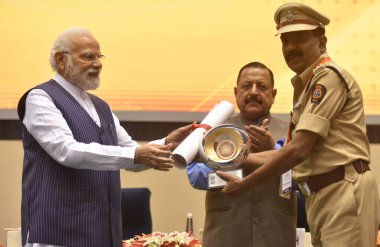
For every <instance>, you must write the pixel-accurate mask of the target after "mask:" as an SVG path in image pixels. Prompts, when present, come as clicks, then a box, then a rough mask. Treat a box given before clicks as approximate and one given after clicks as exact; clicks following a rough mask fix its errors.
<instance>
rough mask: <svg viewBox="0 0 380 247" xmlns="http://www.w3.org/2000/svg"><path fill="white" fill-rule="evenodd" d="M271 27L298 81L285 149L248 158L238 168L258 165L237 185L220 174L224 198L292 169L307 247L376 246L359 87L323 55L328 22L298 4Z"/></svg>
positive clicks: (285, 8) (374, 196) (375, 200)
mask: <svg viewBox="0 0 380 247" xmlns="http://www.w3.org/2000/svg"><path fill="white" fill-rule="evenodd" d="M274 19H275V21H276V24H277V30H278V34H280V35H281V42H282V52H283V55H284V58H285V62H286V63H287V65H288V67H289V68H290V69H291V70H292V71H294V72H295V73H296V75H295V76H294V77H293V78H292V80H291V81H292V84H293V87H294V97H293V100H294V107H293V113H292V117H291V125H290V127H289V135H288V138H287V142H288V143H287V145H285V147H284V148H282V149H280V150H278V151H269V152H262V153H258V154H254V155H250V156H249V157H248V159H247V161H246V162H245V163H244V164H242V166H252V165H258V164H263V165H262V166H261V167H260V168H259V169H257V170H255V171H254V172H253V173H251V174H250V175H249V176H247V177H245V178H244V179H243V180H241V179H239V178H238V177H236V176H233V175H230V174H227V173H224V172H218V174H219V175H220V176H221V177H223V178H224V179H225V180H228V184H227V185H226V186H225V187H224V189H223V192H224V193H226V194H228V195H231V196H236V195H239V194H241V193H243V192H245V191H248V190H251V189H255V188H256V187H257V186H258V184H260V183H262V182H265V181H267V180H268V179H271V178H273V177H276V176H278V175H280V174H281V173H283V172H284V171H286V170H288V169H291V168H293V179H294V180H295V181H296V183H297V184H298V186H299V189H300V191H301V193H302V194H303V195H304V197H305V198H306V210H307V215H308V222H309V226H310V232H311V236H312V243H313V246H323V247H336V246H345V247H351V246H352V247H359V246H360V247H367V246H375V242H376V234H377V229H378V226H379V222H380V220H379V218H380V217H379V212H380V211H379V210H380V207H379V195H378V191H377V185H376V182H375V179H374V177H373V175H372V173H371V170H370V167H369V162H370V153H369V143H368V139H367V136H366V125H365V117H364V110H363V108H364V107H363V98H362V94H361V91H360V88H359V85H358V83H357V82H356V80H355V79H354V78H353V77H352V75H351V74H350V73H349V72H348V71H346V70H345V69H343V68H341V67H339V66H338V65H336V64H335V63H334V62H333V61H332V60H331V58H330V57H329V56H328V54H327V53H326V43H327V38H326V36H325V25H327V24H329V22H330V20H329V18H327V17H326V16H324V15H323V14H321V13H319V12H318V11H316V10H314V9H312V8H311V7H309V6H306V5H304V4H300V3H287V4H284V5H282V6H281V7H279V8H278V10H277V11H276V13H275V16H274ZM274 152H276V153H274ZM269 156H270V158H269Z"/></svg>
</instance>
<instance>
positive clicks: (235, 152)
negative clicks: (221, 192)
mask: <svg viewBox="0 0 380 247" xmlns="http://www.w3.org/2000/svg"><path fill="white" fill-rule="evenodd" d="M248 140H249V137H248V135H247V133H246V132H245V131H244V130H243V129H241V128H240V127H238V126H236V125H233V124H222V125H219V126H217V127H215V128H212V129H210V130H209V131H208V132H207V133H206V135H205V136H204V137H203V139H202V141H201V144H200V145H199V156H200V158H201V160H202V162H204V163H205V164H206V165H207V166H208V167H209V168H211V169H213V170H222V171H228V172H231V173H234V174H235V175H238V176H240V177H242V170H241V169H238V170H235V169H236V168H237V166H238V164H239V163H240V162H241V161H242V160H244V159H245V158H246V157H247V156H248V153H249V148H248V144H247V143H248ZM208 180H209V181H208V182H209V188H218V187H222V186H223V185H224V184H225V181H224V180H222V179H220V178H219V177H218V176H217V175H216V173H211V174H209V176H208Z"/></svg>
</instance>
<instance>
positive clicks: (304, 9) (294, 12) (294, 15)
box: [274, 3, 330, 34]
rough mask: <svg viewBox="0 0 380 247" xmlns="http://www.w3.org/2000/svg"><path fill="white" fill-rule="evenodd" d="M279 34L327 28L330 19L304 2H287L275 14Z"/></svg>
mask: <svg viewBox="0 0 380 247" xmlns="http://www.w3.org/2000/svg"><path fill="white" fill-rule="evenodd" d="M274 21H275V22H276V24H277V26H276V29H277V30H278V33H277V34H281V33H287V32H294V31H304V30H314V29H316V28H317V27H321V28H325V26H326V25H327V24H329V23H330V19H329V18H328V17H327V16H325V15H323V14H321V13H320V12H318V11H316V10H315V9H313V8H311V7H309V6H307V5H305V4H302V3H286V4H284V5H282V6H280V7H279V8H278V9H277V11H276V13H275V14H274Z"/></svg>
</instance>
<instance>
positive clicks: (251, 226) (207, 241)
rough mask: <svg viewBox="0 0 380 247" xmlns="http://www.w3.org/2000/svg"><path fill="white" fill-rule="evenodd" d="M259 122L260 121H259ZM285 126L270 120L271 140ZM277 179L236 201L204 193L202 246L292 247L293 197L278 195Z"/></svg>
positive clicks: (283, 131)
mask: <svg viewBox="0 0 380 247" xmlns="http://www.w3.org/2000/svg"><path fill="white" fill-rule="evenodd" d="M227 123H232V124H236V125H238V126H240V127H242V126H244V125H246V124H255V123H252V122H249V121H247V120H245V119H242V118H241V117H240V115H238V116H235V117H232V118H231V119H229V120H228V121H227ZM260 123H261V121H260ZM287 128H288V124H287V123H285V122H282V121H281V120H279V119H276V118H274V117H271V118H270V123H269V130H270V132H271V133H272V134H273V136H274V139H275V140H277V139H280V138H285V137H286V133H287ZM279 183H280V178H276V179H274V180H272V181H268V182H266V183H264V184H262V185H260V186H258V187H257V188H255V189H253V190H251V191H249V192H247V193H245V194H243V195H242V196H240V197H238V198H229V197H227V196H225V195H223V194H222V193H221V192H219V190H210V191H207V194H206V220H205V225H204V232H203V238H202V242H203V246H204V247H221V246H226V247H279V246H281V247H294V246H295V243H296V195H295V193H294V192H293V193H292V195H291V198H290V199H285V198H282V197H280V196H279Z"/></svg>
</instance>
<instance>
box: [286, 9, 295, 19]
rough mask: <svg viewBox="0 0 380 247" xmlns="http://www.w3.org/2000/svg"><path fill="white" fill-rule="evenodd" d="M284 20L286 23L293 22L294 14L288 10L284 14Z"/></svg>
mask: <svg viewBox="0 0 380 247" xmlns="http://www.w3.org/2000/svg"><path fill="white" fill-rule="evenodd" d="M285 17H286V20H287V21H288V22H292V21H294V13H292V12H291V11H290V10H288V13H287V14H286V16H285Z"/></svg>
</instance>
